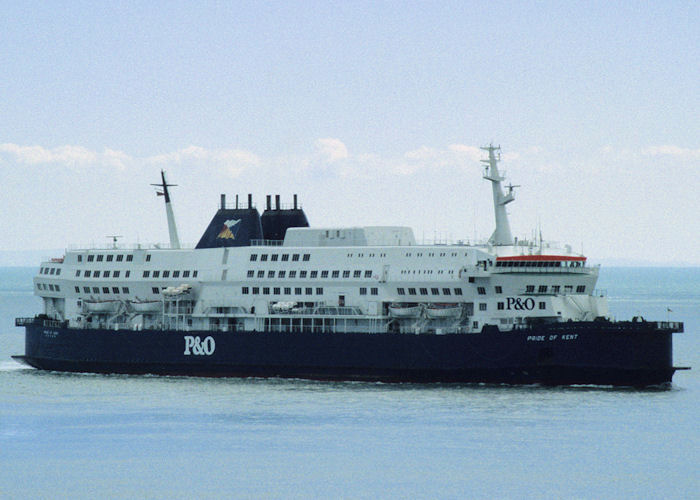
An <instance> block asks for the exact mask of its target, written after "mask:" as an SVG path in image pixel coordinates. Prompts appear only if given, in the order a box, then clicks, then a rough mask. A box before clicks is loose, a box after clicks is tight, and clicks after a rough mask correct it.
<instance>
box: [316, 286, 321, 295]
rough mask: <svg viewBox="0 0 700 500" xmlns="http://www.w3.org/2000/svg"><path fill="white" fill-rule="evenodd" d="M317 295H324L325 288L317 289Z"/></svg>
mask: <svg viewBox="0 0 700 500" xmlns="http://www.w3.org/2000/svg"><path fill="white" fill-rule="evenodd" d="M316 295H323V288H320V287H319V288H316Z"/></svg>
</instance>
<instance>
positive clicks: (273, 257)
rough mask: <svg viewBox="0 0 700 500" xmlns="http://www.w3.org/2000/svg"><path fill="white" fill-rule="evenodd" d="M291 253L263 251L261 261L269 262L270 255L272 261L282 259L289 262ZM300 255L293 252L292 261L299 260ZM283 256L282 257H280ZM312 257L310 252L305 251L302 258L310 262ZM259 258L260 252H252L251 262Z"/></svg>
mask: <svg viewBox="0 0 700 500" xmlns="http://www.w3.org/2000/svg"><path fill="white" fill-rule="evenodd" d="M289 255H290V254H288V253H283V254H278V253H273V254H266V253H262V254H260V262H267V259H268V257H269V258H270V261H271V262H277V261H278V260H279V261H282V262H287V261H288V260H289ZM299 255H300V254H298V253H293V254H291V256H292V262H299ZM280 257H281V258H280ZM310 259H311V254H310V253H305V254H304V255H303V257H302V260H303V261H304V262H308V261H309V260H310ZM257 260H258V254H257V253H252V254H250V261H251V262H256V261H257Z"/></svg>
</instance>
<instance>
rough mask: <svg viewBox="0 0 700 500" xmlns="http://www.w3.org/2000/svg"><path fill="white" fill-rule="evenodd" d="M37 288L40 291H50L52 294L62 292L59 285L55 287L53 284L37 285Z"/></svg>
mask: <svg viewBox="0 0 700 500" xmlns="http://www.w3.org/2000/svg"><path fill="white" fill-rule="evenodd" d="M36 287H37V289H38V290H48V291H50V292H60V291H61V287H60V286H58V285H53V284H51V283H48V284H46V283H37V284H36Z"/></svg>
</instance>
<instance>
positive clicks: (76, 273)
mask: <svg viewBox="0 0 700 500" xmlns="http://www.w3.org/2000/svg"><path fill="white" fill-rule="evenodd" d="M75 275H76V276H78V277H79V276H80V269H77V270H76V271H75Z"/></svg>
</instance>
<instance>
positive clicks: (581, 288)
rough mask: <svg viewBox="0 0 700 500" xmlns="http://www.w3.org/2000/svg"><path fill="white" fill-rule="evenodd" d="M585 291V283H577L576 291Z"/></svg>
mask: <svg viewBox="0 0 700 500" xmlns="http://www.w3.org/2000/svg"><path fill="white" fill-rule="evenodd" d="M585 291H586V286H585V285H579V286H577V287H576V293H583V292H585Z"/></svg>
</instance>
